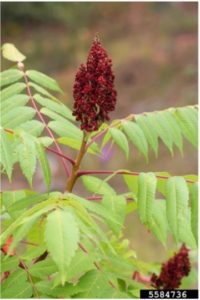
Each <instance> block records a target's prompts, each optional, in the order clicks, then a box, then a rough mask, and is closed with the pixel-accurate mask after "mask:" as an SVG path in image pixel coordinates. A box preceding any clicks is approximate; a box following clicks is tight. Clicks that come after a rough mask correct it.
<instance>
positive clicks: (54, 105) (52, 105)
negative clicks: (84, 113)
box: [34, 94, 75, 121]
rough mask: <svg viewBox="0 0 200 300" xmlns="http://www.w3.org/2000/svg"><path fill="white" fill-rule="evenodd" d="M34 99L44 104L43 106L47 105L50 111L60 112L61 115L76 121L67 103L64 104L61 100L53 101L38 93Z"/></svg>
mask: <svg viewBox="0 0 200 300" xmlns="http://www.w3.org/2000/svg"><path fill="white" fill-rule="evenodd" d="M34 99H35V100H36V101H37V102H38V103H39V104H40V105H42V106H43V107H46V108H47V109H48V110H49V111H51V112H55V113H58V114H60V115H61V116H63V117H64V118H67V119H69V120H70V121H75V118H74V116H72V111H71V110H70V109H69V108H68V107H67V106H66V105H64V104H63V103H62V102H59V101H58V100H57V101H56V102H55V100H54V101H53V100H51V99H48V98H44V97H41V96H40V95H38V94H36V95H34ZM47 112H48V111H47ZM55 115H56V114H54V116H55ZM50 117H51V116H50Z"/></svg>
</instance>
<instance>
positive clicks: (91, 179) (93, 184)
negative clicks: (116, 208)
mask: <svg viewBox="0 0 200 300" xmlns="http://www.w3.org/2000/svg"><path fill="white" fill-rule="evenodd" d="M82 181H83V184H84V185H85V187H86V189H87V190H88V191H89V192H92V193H95V194H100V195H104V194H109V195H113V194H115V191H114V190H113V188H112V187H111V186H110V185H109V184H108V183H107V182H105V181H103V180H101V179H99V178H98V177H95V176H89V175H87V176H83V177H82Z"/></svg>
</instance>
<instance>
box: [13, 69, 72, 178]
mask: <svg viewBox="0 0 200 300" xmlns="http://www.w3.org/2000/svg"><path fill="white" fill-rule="evenodd" d="M18 68H19V70H20V71H22V72H23V77H24V81H25V84H26V90H27V94H28V96H29V98H30V100H31V104H32V106H33V108H34V109H35V110H36V113H37V115H38V117H39V119H40V120H41V122H42V123H43V124H44V126H45V129H46V131H47V133H48V134H49V136H50V137H51V138H52V139H53V141H54V144H55V146H56V148H57V150H58V152H59V153H60V154H63V153H62V151H61V148H60V146H59V145H58V143H57V142H56V139H55V137H54V135H53V133H52V131H51V129H50V128H49V127H48V125H47V123H46V121H45V119H44V117H43V115H42V114H41V112H40V110H39V108H38V106H37V104H36V102H35V100H34V98H33V95H32V93H31V89H30V85H29V80H28V77H27V75H26V71H25V69H24V65H23V64H22V63H20V64H18ZM61 159H62V162H63V166H64V169H65V171H66V174H67V176H69V174H70V172H69V169H68V166H67V163H66V161H65V159H64V158H63V157H61Z"/></svg>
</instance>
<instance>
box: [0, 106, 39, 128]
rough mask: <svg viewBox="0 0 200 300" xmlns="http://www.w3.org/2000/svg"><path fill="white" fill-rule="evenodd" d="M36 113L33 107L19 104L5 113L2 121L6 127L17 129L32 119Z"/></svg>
mask: <svg viewBox="0 0 200 300" xmlns="http://www.w3.org/2000/svg"><path fill="white" fill-rule="evenodd" d="M35 114H36V111H35V110H34V109H33V108H32V107H26V106H21V107H20V106H18V107H16V108H14V109H12V110H10V111H8V112H7V113H5V114H3V116H2V119H1V122H2V126H3V127H5V128H11V129H15V128H16V127H18V126H19V125H21V124H23V123H24V122H26V121H29V120H31V119H32V118H33V117H34V116H35Z"/></svg>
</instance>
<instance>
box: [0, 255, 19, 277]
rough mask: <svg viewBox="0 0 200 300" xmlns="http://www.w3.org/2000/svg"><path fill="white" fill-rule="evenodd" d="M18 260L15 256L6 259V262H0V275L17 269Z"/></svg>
mask: <svg viewBox="0 0 200 300" xmlns="http://www.w3.org/2000/svg"><path fill="white" fill-rule="evenodd" d="M18 264H19V259H18V258H17V257H15V256H11V257H8V258H7V259H6V260H5V259H4V260H1V273H3V272H7V271H12V270H15V269H17V267H18Z"/></svg>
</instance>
